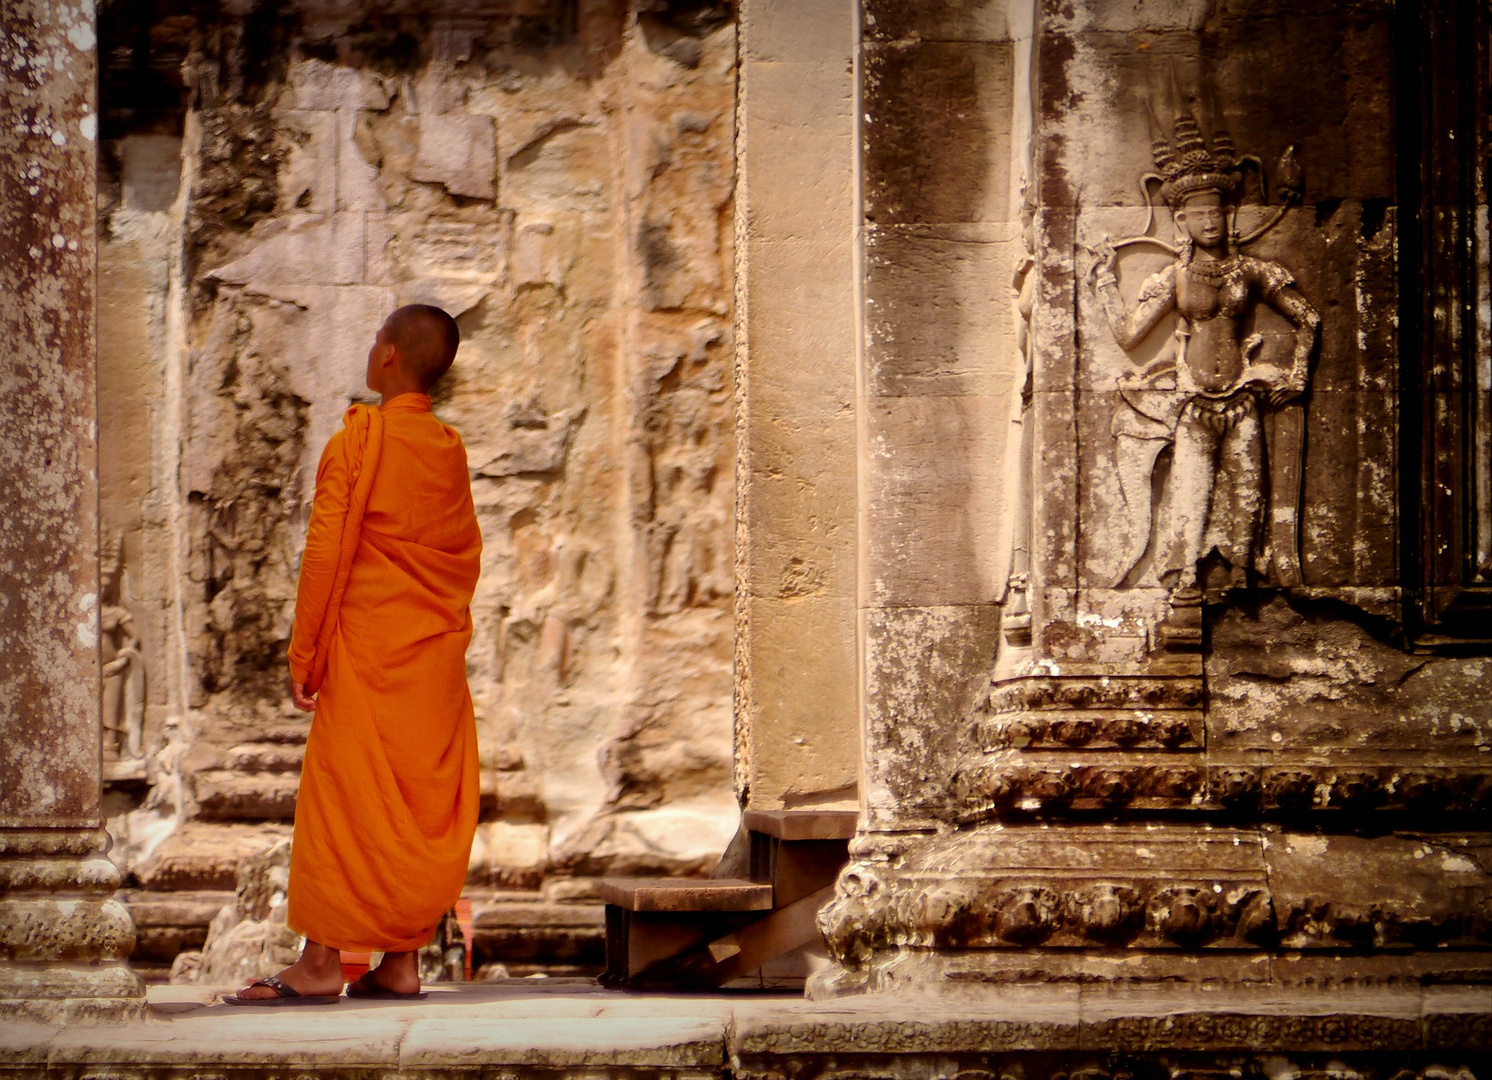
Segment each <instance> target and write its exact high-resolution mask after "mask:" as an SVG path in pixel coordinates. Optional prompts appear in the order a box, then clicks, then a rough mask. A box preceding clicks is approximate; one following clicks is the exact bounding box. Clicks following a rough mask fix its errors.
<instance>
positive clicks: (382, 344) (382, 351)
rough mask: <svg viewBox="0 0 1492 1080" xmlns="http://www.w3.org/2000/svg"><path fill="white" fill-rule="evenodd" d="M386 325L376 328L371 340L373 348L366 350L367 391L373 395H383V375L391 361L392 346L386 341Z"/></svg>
mask: <svg viewBox="0 0 1492 1080" xmlns="http://www.w3.org/2000/svg"><path fill="white" fill-rule="evenodd" d="M388 331H389V328H388V324H387V323H385V324H384V325H382V326H380V327H379V328H378V333H377V334H376V335H375V336H374V338H373V347H372V348H371V349H369V350H368V380H367V381H368V389H369V390H372V391H373V392H374V393H375V394H381V393H383V383H384V377H385V373H386V372H387V371H388V370H389V367H390V366H391V365H390V361H391V360H392V359H393V355H394V346H393V344H392V343H391V342H390V341H389V339H388V336H389V335H388Z"/></svg>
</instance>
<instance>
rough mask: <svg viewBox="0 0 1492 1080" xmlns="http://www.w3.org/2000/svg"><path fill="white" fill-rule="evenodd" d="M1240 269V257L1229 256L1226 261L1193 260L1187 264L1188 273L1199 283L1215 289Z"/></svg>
mask: <svg viewBox="0 0 1492 1080" xmlns="http://www.w3.org/2000/svg"><path fill="white" fill-rule="evenodd" d="M1236 269H1238V256H1237V255H1229V256H1228V257H1227V258H1226V259H1205V260H1201V261H1198V260H1196V259H1193V260H1192V261H1191V262H1189V263H1187V264H1186V272H1187V273H1188V274H1190V275H1191V276H1192V277H1194V278H1196V279H1197V280H1198V281H1203V282H1206V283H1207V284H1208V285H1211V286H1212V287H1213V288H1214V289H1215V288H1217V287H1218V286H1219V285H1221V284H1222V283H1223V282H1224V281H1226V280H1227V279H1228V277H1229V275H1231V274H1232V273H1233V271H1235V270H1236Z"/></svg>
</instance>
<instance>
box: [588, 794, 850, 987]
mask: <svg viewBox="0 0 1492 1080" xmlns="http://www.w3.org/2000/svg"><path fill="white" fill-rule="evenodd" d="M857 817H858V813H857V811H854V810H748V811H746V812H745V814H744V815H743V816H742V825H743V827H744V829H745V830H746V833H747V840H748V845H747V848H748V858H747V867H746V869H747V876H746V877H745V878H739V877H728V876H719V877H711V878H697V879H684V878H608V879H606V880H605V881H603V882H602V884H601V899H602V900H603V901H605V903H606V970H605V972H604V973H603V974H602V976H601V980H602V982H603V983H605V984H606V985H608V986H629V987H635V988H641V989H664V988H668V989H705V988H709V987H723V986H728V985H729V986H744V985H756V986H763V987H768V986H770V987H774V988H782V989H786V988H799V987H801V986H802V985H803V981H804V979H805V977H806V975H807V971H806V965H805V963H798V964H793V963H791V962H786V963H784V961H790V959H791V958H792V957H794V956H795V955H796V956H798V957H799V958H802V956H803V950H805V949H811V948H812V947H813V946H814V945H816V944H817V943H818V942H819V940H820V935H819V929H818V924H817V916H818V913H819V910H820V909H821V908H822V907H823V906H824V905H825V904H827V903H828V902H829V900H830V898H831V897H832V895H833V892H834V882H835V880H836V878H838V876H839V871H840V870H841V869H843V868H844V865H845V863H846V862H848V860H849V841H850V838H851V837H852V836H854V834H855V822H856V819H857ZM725 868H726V864H725V861H724V860H722V866H721V870H725Z"/></svg>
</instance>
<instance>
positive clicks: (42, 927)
mask: <svg viewBox="0 0 1492 1080" xmlns="http://www.w3.org/2000/svg"><path fill="white" fill-rule="evenodd" d="M94 46H95V36H94V15H93V9H92V6H91V5H85V4H82V3H80V4H78V5H77V6H76V7H73V6H70V5H67V4H53V3H46V2H44V0H15V2H7V3H6V4H5V6H4V9H3V10H0V350H3V365H4V367H3V376H0V378H3V386H4V390H3V393H0V500H3V509H0V581H3V585H0V612H3V614H0V727H3V734H0V1019H38V1020H40V1019H55V1018H59V1017H60V1018H66V1019H73V1020H76V1019H85V1018H91V1017H96V1016H103V1015H116V1014H124V1013H127V1012H129V1011H131V1010H132V1009H135V1008H138V1007H139V1002H140V1000H141V997H142V989H141V985H140V981H139V979H138V977H137V976H136V975H135V974H134V973H133V972H132V971H130V970H129V968H128V967H127V966H126V965H125V964H124V962H123V961H124V959H125V958H126V957H127V956H128V955H129V952H130V949H131V947H132V946H133V944H134V928H133V926H132V925H131V922H130V918H129V915H128V913H127V912H126V911H125V909H124V907H123V905H121V904H120V903H118V902H117V901H116V900H114V899H113V898H112V894H113V892H114V889H115V888H116V887H117V886H118V884H119V876H118V873H117V871H116V870H115V869H114V865H113V864H112V863H111V862H110V861H109V860H108V858H107V857H106V856H105V851H106V850H107V846H106V845H107V838H106V834H105V833H104V830H103V822H102V819H101V815H100V807H99V795H100V785H99V774H100V761H99V652H98V617H99V607H98V591H99V573H98V512H97V511H98V493H97V457H96V439H97V420H96V415H97V409H96V402H95V397H94V293H95V287H94V276H95V274H94V200H95V184H96V180H95V150H94V148H95V140H96V136H97V132H98V119H97V115H98V114H97V104H96V93H95V80H94V69H95V53H94Z"/></svg>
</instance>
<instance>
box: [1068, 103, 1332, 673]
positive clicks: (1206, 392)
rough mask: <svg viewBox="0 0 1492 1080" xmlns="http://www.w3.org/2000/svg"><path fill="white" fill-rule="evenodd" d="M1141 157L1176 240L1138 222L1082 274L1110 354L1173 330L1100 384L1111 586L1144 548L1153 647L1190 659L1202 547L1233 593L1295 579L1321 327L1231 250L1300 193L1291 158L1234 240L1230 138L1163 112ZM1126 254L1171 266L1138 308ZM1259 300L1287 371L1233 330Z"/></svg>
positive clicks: (1148, 286)
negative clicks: (1115, 553) (1272, 469)
mask: <svg viewBox="0 0 1492 1080" xmlns="http://www.w3.org/2000/svg"><path fill="white" fill-rule="evenodd" d="M1153 154H1154V158H1155V164H1156V168H1157V169H1158V170H1159V172H1155V173H1147V174H1146V175H1145V177H1143V178H1142V180H1141V181H1140V184H1141V189H1142V190H1143V191H1144V193H1145V198H1146V202H1147V205H1148V204H1149V200H1150V196H1151V184H1152V182H1153V183H1155V184H1157V185H1158V187H1159V189H1160V193H1161V196H1162V198H1163V199H1164V200H1165V202H1166V203H1167V204H1168V205H1169V206H1170V207H1171V210H1172V216H1173V220H1174V221H1175V223H1176V228H1177V234H1178V235H1177V241H1176V244H1175V245H1174V246H1172V245H1169V244H1166V243H1164V242H1163V241H1160V240H1157V239H1155V238H1154V237H1151V236H1150V235H1148V233H1149V226H1150V221H1149V220H1148V218H1147V221H1146V229H1145V231H1144V232H1142V233H1141V234H1140V235H1137V236H1129V237H1123V238H1120V239H1117V240H1115V239H1110V238H1108V237H1105V238H1104V240H1103V241H1102V242H1101V243H1100V245H1099V247H1098V250H1097V251H1096V253H1095V259H1094V261H1093V264H1092V266H1091V268H1090V276H1091V277H1092V280H1093V286H1094V288H1095V289H1096V291H1097V293H1098V295H1099V297H1100V299H1101V301H1102V303H1103V307H1104V314H1105V315H1106V317H1107V319H1108V323H1109V328H1110V329H1111V330H1112V331H1113V334H1114V338H1115V340H1116V341H1118V343H1119V345H1120V346H1121V347H1122V348H1124V349H1125V350H1127V351H1128V350H1132V349H1134V348H1135V347H1136V346H1138V345H1139V344H1140V343H1141V342H1142V341H1143V340H1144V339H1145V338H1146V337H1147V336H1149V334H1150V332H1151V331H1152V330H1154V329H1155V328H1156V327H1157V326H1158V325H1159V324H1160V323H1161V321H1162V320H1163V319H1165V318H1166V317H1167V316H1173V317H1174V320H1175V329H1174V331H1173V333H1172V335H1171V341H1170V343H1169V346H1168V347H1167V348H1165V349H1164V350H1163V351H1162V353H1161V355H1160V356H1159V357H1157V358H1156V359H1154V360H1152V361H1150V362H1149V363H1147V364H1145V365H1144V366H1142V367H1139V368H1137V369H1136V370H1134V371H1132V372H1130V373H1128V374H1125V375H1121V376H1120V377H1119V378H1118V379H1117V380H1116V382H1115V388H1116V389H1117V390H1118V392H1119V394H1118V399H1117V401H1116V404H1115V410H1114V414H1113V434H1114V440H1115V444H1116V449H1115V463H1116V465H1117V470H1118V475H1119V483H1120V487H1121V490H1122V492H1123V495H1124V505H1125V511H1126V518H1127V520H1126V535H1125V540H1124V543H1123V546H1122V552H1123V553H1122V556H1121V558H1120V562H1119V568H1118V571H1117V573H1116V574H1115V575H1114V578H1113V581H1112V584H1113V587H1115V588H1120V587H1123V586H1124V585H1125V584H1127V583H1129V582H1130V581H1131V580H1132V579H1133V578H1134V577H1136V576H1139V574H1140V563H1141V561H1142V560H1143V559H1144V558H1145V556H1146V554H1147V553H1148V554H1149V555H1150V564H1149V567H1148V576H1149V577H1152V578H1154V579H1156V580H1158V581H1160V582H1161V583H1163V584H1164V585H1166V586H1167V587H1168V588H1169V590H1170V599H1171V605H1172V613H1171V616H1170V618H1168V619H1167V620H1165V621H1164V622H1162V623H1161V625H1160V627H1159V632H1158V633H1157V635H1156V636H1157V638H1158V640H1157V641H1156V643H1155V644H1156V645H1158V646H1160V647H1164V648H1172V649H1177V648H1181V649H1189V648H1197V647H1200V645H1201V629H1202V628H1201V618H1200V611H1199V610H1198V609H1199V606H1200V603H1201V600H1202V589H1201V587H1200V584H1199V583H1200V578H1199V568H1200V565H1201V563H1202V562H1203V560H1204V559H1206V558H1208V557H1209V556H1211V555H1213V554H1214V553H1215V554H1216V555H1217V556H1218V557H1219V558H1220V559H1221V561H1222V564H1223V568H1224V570H1225V571H1226V574H1227V580H1228V582H1229V583H1230V584H1233V585H1240V586H1242V585H1247V584H1251V583H1253V582H1255V581H1258V580H1261V579H1264V578H1266V577H1267V578H1269V579H1271V580H1272V581H1274V582H1275V583H1278V584H1282V585H1294V584H1299V582H1300V557H1299V552H1298V543H1297V538H1296V530H1297V529H1298V518H1299V514H1298V507H1299V498H1300V489H1299V478H1300V457H1301V451H1302V444H1301V435H1302V431H1303V420H1302V418H1301V416H1300V412H1299V409H1300V406H1299V398H1300V396H1301V395H1302V394H1303V393H1304V392H1305V390H1306V386H1307V382H1308V379H1309V373H1310V360H1311V354H1312V352H1313V350H1314V348H1315V345H1316V338H1317V330H1318V327H1319V326H1320V323H1321V317H1320V315H1318V314H1317V312H1316V310H1315V308H1313V307H1312V306H1311V305H1310V304H1309V303H1308V302H1307V301H1306V300H1305V298H1304V297H1302V296H1301V295H1300V293H1299V292H1298V291H1297V290H1296V289H1295V287H1294V280H1295V279H1294V277H1293V276H1292V275H1291V273H1290V271H1289V270H1287V269H1286V268H1285V267H1284V266H1282V265H1280V264H1279V263H1276V262H1272V261H1269V260H1266V259H1259V258H1255V257H1253V256H1250V255H1245V254H1243V252H1242V249H1243V248H1244V247H1245V246H1246V245H1248V244H1250V243H1252V242H1254V241H1255V240H1258V239H1259V238H1260V237H1262V236H1263V235H1265V234H1266V233H1267V232H1268V231H1269V230H1270V229H1271V228H1273V227H1274V226H1275V225H1276V224H1278V223H1279V221H1280V219H1281V218H1282V217H1283V216H1284V212H1285V210H1286V209H1287V208H1289V207H1290V206H1292V205H1293V204H1295V203H1297V202H1298V201H1299V199H1300V186H1301V182H1302V175H1301V169H1300V166H1299V165H1298V164H1297V163H1296V160H1295V156H1294V152H1293V148H1290V149H1287V150H1286V151H1285V154H1284V156H1283V157H1281V159H1280V163H1279V167H1278V170H1277V172H1278V183H1279V191H1280V196H1281V198H1282V205H1281V206H1280V207H1279V209H1278V210H1277V211H1276V212H1275V213H1274V214H1273V215H1272V216H1271V217H1270V218H1269V219H1268V220H1267V221H1266V222H1265V223H1263V224H1262V225H1259V226H1257V227H1256V228H1253V229H1251V230H1249V231H1248V232H1247V233H1246V234H1243V235H1240V233H1239V229H1238V197H1239V194H1240V192H1241V188H1242V186H1243V180H1244V175H1245V173H1246V172H1248V171H1253V172H1255V173H1256V174H1257V175H1258V177H1259V183H1260V185H1261V186H1263V183H1264V179H1263V170H1262V167H1261V165H1260V163H1259V159H1258V158H1256V157H1251V156H1247V155H1245V156H1242V157H1240V156H1238V154H1237V152H1236V151H1235V149H1234V147H1233V139H1232V136H1231V135H1229V133H1228V132H1227V131H1226V130H1223V129H1221V128H1219V129H1217V130H1216V131H1215V132H1214V134H1213V137H1212V140H1211V143H1210V145H1209V142H1208V140H1207V139H1206V138H1205V137H1204V136H1203V134H1202V131H1201V128H1200V127H1199V125H1198V121H1197V119H1196V117H1194V116H1193V115H1192V114H1191V113H1190V112H1186V111H1183V112H1182V113H1181V114H1180V115H1179V116H1177V118H1176V120H1175V123H1174V126H1173V129H1172V136H1171V138H1170V139H1168V138H1167V137H1166V136H1165V135H1164V134H1158V135H1157V137H1156V138H1155V141H1154V146H1153ZM1136 244H1149V245H1154V246H1158V247H1161V248H1162V249H1163V250H1165V251H1167V252H1168V253H1170V254H1172V255H1173V256H1174V259H1175V261H1174V262H1173V263H1172V264H1171V265H1169V266H1167V267H1166V268H1164V269H1163V270H1161V271H1159V272H1157V273H1155V274H1153V275H1151V276H1150V277H1149V278H1148V279H1147V280H1146V281H1145V283H1144V285H1143V286H1142V287H1141V288H1140V293H1139V300H1138V303H1137V305H1136V306H1135V307H1134V308H1133V309H1129V308H1127V307H1126V305H1125V303H1124V301H1123V299H1122V298H1121V297H1120V295H1119V288H1118V281H1117V279H1116V277H1115V271H1116V263H1117V258H1118V250H1119V249H1120V248H1122V247H1128V246H1130V245H1136ZM1259 304H1268V305H1270V306H1271V307H1273V308H1274V309H1275V310H1276V311H1278V312H1279V313H1281V314H1282V315H1284V316H1285V317H1286V319H1288V320H1289V322H1290V324H1291V325H1292V326H1293V328H1294V347H1293V349H1292V350H1291V353H1290V357H1289V363H1288V366H1281V365H1279V364H1277V363H1274V362H1271V361H1269V360H1266V359H1264V358H1263V357H1261V347H1262V346H1263V344H1264V338H1263V335H1261V334H1259V333H1257V332H1255V333H1245V332H1244V322H1245V320H1246V319H1247V318H1248V317H1249V315H1250V313H1251V309H1252V308H1254V307H1255V306H1257V305H1259ZM1269 412H1274V413H1277V414H1278V415H1279V417H1280V419H1279V420H1278V422H1276V423H1274V424H1272V425H1270V428H1271V429H1272V430H1271V432H1270V434H1271V436H1272V437H1271V438H1270V439H1268V440H1266V427H1265V422H1264V420H1265V415H1266V413H1269ZM1266 441H1268V442H1269V443H1270V445H1269V446H1268V447H1267V448H1266ZM1162 450H1170V451H1171V463H1170V475H1169V478H1168V480H1167V483H1166V485H1165V491H1164V494H1160V493H1158V492H1156V490H1155V489H1156V486H1157V485H1156V482H1155V481H1156V477H1155V469H1156V461H1157V458H1158V457H1159V455H1160V453H1161V451H1162ZM1266 454H1269V455H1270V456H1275V457H1280V458H1282V459H1284V460H1285V461H1287V462H1288V466H1287V468H1286V470H1285V472H1284V475H1287V476H1291V477H1293V478H1294V484H1293V485H1289V484H1287V485H1284V486H1283V487H1282V488H1281V489H1280V490H1275V491H1271V490H1270V487H1269V484H1268V479H1267V472H1266ZM1266 507H1268V514H1267V517H1268V521H1269V526H1270V527H1269V528H1268V531H1267V541H1266V527H1265V525H1266ZM1153 525H1154V529H1153V531H1152V526H1153Z"/></svg>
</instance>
